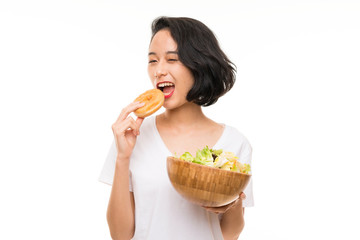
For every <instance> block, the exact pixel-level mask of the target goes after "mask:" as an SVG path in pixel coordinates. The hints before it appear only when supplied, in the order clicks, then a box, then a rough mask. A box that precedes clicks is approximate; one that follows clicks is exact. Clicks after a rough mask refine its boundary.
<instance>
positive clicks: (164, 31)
mask: <svg viewBox="0 0 360 240" xmlns="http://www.w3.org/2000/svg"><path fill="white" fill-rule="evenodd" d="M148 58H149V65H148V74H149V77H150V79H151V82H152V84H153V86H154V88H159V89H161V90H162V91H163V93H164V96H165V102H164V105H163V107H164V108H165V112H164V113H162V114H160V115H157V116H154V115H153V116H150V117H148V118H146V119H142V118H137V119H136V120H134V119H133V118H132V117H131V116H129V114H130V113H131V112H133V111H135V110H136V109H138V108H139V107H141V106H143V104H142V103H139V102H133V103H131V104H129V105H128V106H127V107H125V108H124V109H123V110H122V112H121V114H120V116H119V118H118V119H117V120H116V122H115V123H114V124H113V126H112V130H113V133H114V138H115V141H114V144H113V145H112V147H111V149H110V152H109V155H108V157H107V160H106V162H105V165H104V168H103V170H102V173H101V176H100V181H103V182H105V183H108V184H112V191H111V196H110V200H109V204H108V211H107V220H108V225H109V229H110V233H111V236H112V238H113V239H157V240H158V239H194V240H201V239H204V240H208V239H237V238H238V236H239V235H240V233H241V231H242V229H243V227H244V211H243V208H244V207H245V206H252V205H253V200H252V183H251V182H250V184H249V185H248V187H247V188H246V189H245V194H246V199H245V194H244V193H242V194H241V195H240V199H241V200H238V201H235V202H234V203H231V204H229V205H228V206H225V207H220V208H205V207H200V206H197V205H194V204H192V203H190V202H188V201H186V200H185V199H183V198H182V197H181V196H180V195H179V194H178V193H176V192H175V190H174V189H173V187H172V186H171V183H170V181H169V179H168V176H167V171H166V157H167V156H171V155H173V154H174V153H179V154H181V153H184V152H186V151H188V152H190V153H191V154H193V155H195V152H196V151H197V149H202V148H203V147H204V146H206V145H207V146H209V147H210V148H214V149H225V150H227V151H232V152H234V153H235V154H236V155H237V156H238V157H239V161H241V162H243V163H250V159H251V146H250V144H249V143H248V141H247V139H246V138H245V137H244V136H243V135H242V134H241V133H239V132H238V131H237V130H236V129H235V128H232V127H230V126H227V125H224V124H219V123H216V122H214V121H213V120H211V119H209V118H207V117H206V116H205V115H204V113H203V112H202V108H201V106H209V105H211V104H213V103H215V102H216V101H217V99H218V98H219V97H220V96H222V95H224V94H225V93H226V92H227V91H229V90H230V89H231V88H232V86H233V84H234V82H235V74H234V72H235V70H234V68H233V65H232V63H231V62H230V61H229V59H228V58H227V57H226V55H225V54H224V53H223V52H222V50H221V49H220V47H219V44H218V42H217V40H216V38H215V36H214V34H213V33H212V32H211V30H210V29H208V28H207V27H206V26H205V25H204V24H202V23H201V22H199V21H197V20H195V19H190V18H167V17H162V18H158V19H156V20H155V21H154V22H153V25H152V38H151V42H150V46H149V53H148ZM165 83H166V84H165ZM140 133H141V134H140ZM244 199H245V200H244ZM242 200H244V201H242Z"/></svg>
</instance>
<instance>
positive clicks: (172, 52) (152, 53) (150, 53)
mask: <svg viewBox="0 0 360 240" xmlns="http://www.w3.org/2000/svg"><path fill="white" fill-rule="evenodd" d="M166 54H178V52H177V51H167V52H166ZM148 55H149V56H150V55H156V53H155V52H149V54H148Z"/></svg>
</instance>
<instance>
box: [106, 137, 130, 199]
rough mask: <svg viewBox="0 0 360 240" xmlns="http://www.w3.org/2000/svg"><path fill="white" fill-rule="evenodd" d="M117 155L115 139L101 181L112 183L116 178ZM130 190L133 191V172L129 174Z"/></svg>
mask: <svg viewBox="0 0 360 240" xmlns="http://www.w3.org/2000/svg"><path fill="white" fill-rule="evenodd" d="M116 155H117V152H116V145H115V141H113V143H112V144H111V147H110V149H109V152H108V155H107V157H106V159H105V163H104V166H103V168H102V170H101V173H100V176H99V181H100V182H103V183H106V184H109V185H112V183H113V179H114V173H115V163H116ZM129 191H130V192H132V191H133V189H132V178H131V172H130V174H129Z"/></svg>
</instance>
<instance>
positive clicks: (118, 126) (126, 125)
mask: <svg viewBox="0 0 360 240" xmlns="http://www.w3.org/2000/svg"><path fill="white" fill-rule="evenodd" d="M129 129H130V130H132V131H133V132H134V134H135V135H136V132H137V131H138V130H137V125H136V122H135V120H134V119H133V118H132V117H128V118H126V119H125V120H124V121H122V122H117V123H115V124H114V125H113V132H114V134H115V135H117V136H119V135H125V132H126V131H127V130H129Z"/></svg>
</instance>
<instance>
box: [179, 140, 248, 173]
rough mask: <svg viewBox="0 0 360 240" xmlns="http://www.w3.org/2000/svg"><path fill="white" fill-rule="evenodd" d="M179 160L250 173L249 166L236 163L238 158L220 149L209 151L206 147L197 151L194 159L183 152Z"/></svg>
mask: <svg viewBox="0 0 360 240" xmlns="http://www.w3.org/2000/svg"><path fill="white" fill-rule="evenodd" d="M180 159H181V160H184V161H187V162H192V163H198V164H201V165H206V166H209V167H215V168H220V169H224V170H230V171H234V172H240V173H246V174H248V173H249V172H250V171H251V169H250V165H249V164H246V163H240V162H239V161H237V159H238V157H236V156H235V154H234V153H233V152H226V151H223V150H222V149H219V150H215V149H209V147H208V146H206V147H205V148H203V149H202V150H198V151H197V152H196V156H195V157H193V156H192V155H191V154H190V153H189V152H185V153H184V154H182V155H181V156H180Z"/></svg>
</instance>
